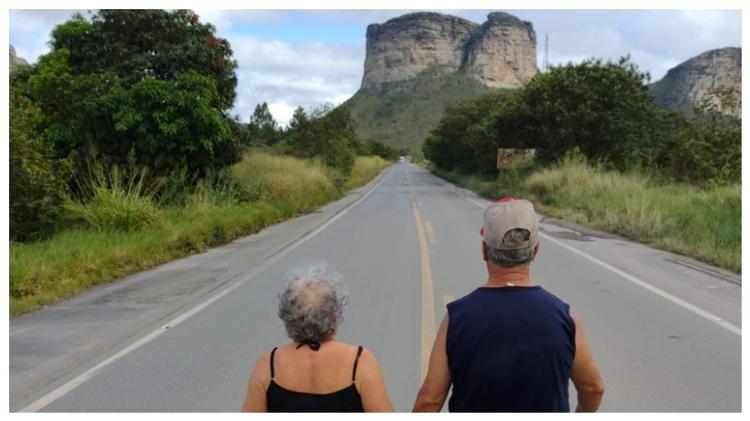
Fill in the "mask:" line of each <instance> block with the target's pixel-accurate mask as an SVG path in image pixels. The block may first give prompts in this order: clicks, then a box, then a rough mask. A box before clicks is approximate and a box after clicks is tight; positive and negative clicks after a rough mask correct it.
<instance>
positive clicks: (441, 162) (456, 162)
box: [423, 91, 513, 173]
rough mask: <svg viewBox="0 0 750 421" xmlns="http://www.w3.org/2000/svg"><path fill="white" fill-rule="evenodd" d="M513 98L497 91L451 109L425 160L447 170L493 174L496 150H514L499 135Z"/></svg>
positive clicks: (427, 147)
mask: <svg viewBox="0 0 750 421" xmlns="http://www.w3.org/2000/svg"><path fill="white" fill-rule="evenodd" d="M512 98H513V94H512V93H510V92H507V91H498V92H492V93H489V94H486V95H483V96H481V97H479V98H476V99H473V100H469V101H464V102H461V103H459V104H457V105H455V106H453V107H451V108H448V109H447V110H446V111H445V114H444V116H443V118H442V119H441V120H440V122H439V123H438V125H437V127H436V128H435V129H433V130H432V131H431V132H430V134H429V136H428V137H427V140H426V141H425V144H424V146H423V152H424V155H425V158H427V159H429V160H430V161H432V162H434V163H435V164H436V165H437V166H438V167H440V168H443V169H447V170H452V169H457V170H460V171H463V172H481V173H487V172H492V171H494V170H495V160H496V155H497V148H498V147H512V146H510V145H508V144H507V143H508V141H507V139H504V137H505V136H503V135H500V134H499V133H497V128H498V126H499V124H500V123H499V122H500V121H501V118H504V117H505V116H506V114H507V112H506V110H507V109H508V108H509V106H508V104H509V103H511V102H512ZM490 120H491V122H488V121H490ZM507 120H508V119H504V120H503V121H507Z"/></svg>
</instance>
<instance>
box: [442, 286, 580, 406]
mask: <svg viewBox="0 0 750 421" xmlns="http://www.w3.org/2000/svg"><path fill="white" fill-rule="evenodd" d="M448 314H449V316H448V317H449V318H448V336H447V342H446V353H447V355H448V366H449V368H450V373H451V381H452V383H453V391H452V396H451V398H450V401H449V403H448V409H449V410H450V411H451V412H569V411H570V406H569V403H568V379H569V378H570V370H571V368H572V366H573V358H574V357H575V351H576V348H575V323H574V322H573V319H572V318H571V317H570V314H569V306H568V305H567V304H566V303H564V302H563V301H561V300H560V299H559V298H557V297H555V296H554V295H552V294H550V293H549V292H547V291H545V290H544V289H543V288H542V287H540V286H533V287H517V286H509V287H502V288H489V287H482V288H478V289H476V290H474V291H473V292H472V293H470V294H469V295H467V296H465V297H463V298H461V299H459V300H456V301H454V302H452V303H450V304H448Z"/></svg>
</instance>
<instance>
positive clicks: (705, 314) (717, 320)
mask: <svg viewBox="0 0 750 421" xmlns="http://www.w3.org/2000/svg"><path fill="white" fill-rule="evenodd" d="M539 235H541V236H542V237H544V238H545V239H546V240H547V241H550V242H552V243H555V244H557V245H559V246H560V247H563V248H566V249H568V250H569V251H571V252H573V253H575V254H577V255H579V256H581V257H583V258H584V259H586V260H588V261H590V262H592V263H594V264H596V265H599V266H601V267H603V268H605V269H608V270H609V271H611V272H614V273H616V274H617V275H620V276H621V277H623V278H625V279H626V280H628V281H630V282H632V283H634V284H636V285H638V286H639V287H641V288H644V289H646V290H648V291H651V292H653V293H654V294H656V295H658V296H660V297H662V298H664V299H666V300H668V301H671V302H672V303H674V304H677V305H678V306H680V307H682V308H684V309H686V310H689V311H691V312H693V313H695V314H697V315H698V316H701V317H703V318H704V319H706V320H709V321H711V322H714V323H716V324H717V325H719V326H721V327H723V328H724V329H726V330H728V331H730V332H732V333H734V334H735V335H738V336H742V329H741V328H739V327H738V326H735V325H733V324H732V323H729V322H728V321H726V320H724V319H722V318H721V317H719V316H717V315H715V314H713V313H709V312H708V311H706V310H703V309H702V308H699V307H696V306H695V305H693V304H690V303H688V302H687V301H685V300H683V299H681V298H678V297H675V296H674V295H672V294H670V293H668V292H666V291H664V290H662V289H659V288H657V287H655V286H653V285H651V284H649V283H647V282H645V281H642V280H641V279H639V278H636V277H635V276H633V275H631V274H629V273H627V272H624V271H622V270H620V269H618V268H616V267H614V266H612V265H610V264H609V263H606V262H603V261H601V260H599V259H597V258H596V257H594V256H591V255H588V254H586V253H584V252H582V251H581V250H578V249H576V248H574V247H572V246H570V245H568V244H565V243H563V242H561V241H559V240H557V239H555V238H552V237H550V236H549V235H547V234H544V233H541V232H540V233H539Z"/></svg>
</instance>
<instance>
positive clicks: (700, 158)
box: [653, 89, 742, 185]
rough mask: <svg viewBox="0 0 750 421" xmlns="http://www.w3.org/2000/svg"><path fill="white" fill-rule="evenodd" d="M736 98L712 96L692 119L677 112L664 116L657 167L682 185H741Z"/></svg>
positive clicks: (725, 92)
mask: <svg viewBox="0 0 750 421" xmlns="http://www.w3.org/2000/svg"><path fill="white" fill-rule="evenodd" d="M735 96H736V95H735V94H734V92H732V91H731V90H723V89H718V90H715V91H714V92H710V93H708V94H706V95H705V96H704V97H703V98H702V99H701V100H700V101H699V102H698V104H697V105H696V107H695V108H694V110H693V114H692V115H691V117H689V118H688V117H686V116H685V115H683V114H681V113H677V112H667V111H664V112H662V113H661V114H660V119H659V126H658V133H659V135H660V139H659V140H660V141H659V143H657V144H656V145H655V147H654V159H653V163H654V165H655V166H657V167H658V168H660V169H661V170H662V171H663V172H664V173H666V174H667V175H668V176H671V177H672V178H674V179H676V180H679V181H687V182H691V183H696V184H715V185H717V184H718V185H721V184H732V183H740V181H741V169H742V148H741V146H742V120H741V119H739V118H737V117H734V115H739V113H738V112H736V111H737V110H736V108H735V107H737V106H738V105H737V103H736V102H735V101H734V98H735ZM717 100H718V102H717ZM727 111H728V112H727Z"/></svg>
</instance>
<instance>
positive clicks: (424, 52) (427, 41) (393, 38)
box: [362, 12, 537, 89]
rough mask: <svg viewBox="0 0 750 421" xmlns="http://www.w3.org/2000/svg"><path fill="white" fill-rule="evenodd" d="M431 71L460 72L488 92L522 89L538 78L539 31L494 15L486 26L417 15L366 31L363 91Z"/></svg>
mask: <svg viewBox="0 0 750 421" xmlns="http://www.w3.org/2000/svg"><path fill="white" fill-rule="evenodd" d="M426 69H430V70H431V71H432V72H437V73H438V74H450V73H455V72H459V71H461V72H464V73H465V74H466V75H467V76H469V77H471V78H473V79H475V80H477V81H479V82H480V83H482V84H484V85H486V86H489V87H495V88H518V87H521V86H523V85H524V84H525V83H526V82H528V80H529V79H530V78H531V77H532V76H534V74H536V72H537V68H536V35H535V33H534V28H533V26H532V25H531V23H529V22H524V21H521V20H520V19H518V18H516V17H515V16H512V15H509V14H507V13H501V12H494V13H490V14H489V15H488V20H487V21H486V22H485V23H484V24H482V25H481V26H480V25H478V24H476V23H474V22H470V21H468V20H466V19H462V18H459V17H455V16H448V15H443V14H440V13H430V12H417V13H410V14H407V15H404V16H400V17H398V18H394V19H391V20H389V21H387V22H386V23H384V24H372V25H369V26H368V27H367V55H366V58H365V71H364V76H363V78H362V88H363V89H372V88H376V87H378V86H381V85H383V84H385V83H390V82H400V81H406V80H411V79H414V78H415V77H417V75H418V74H419V73H420V72H422V71H424V70H426Z"/></svg>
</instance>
